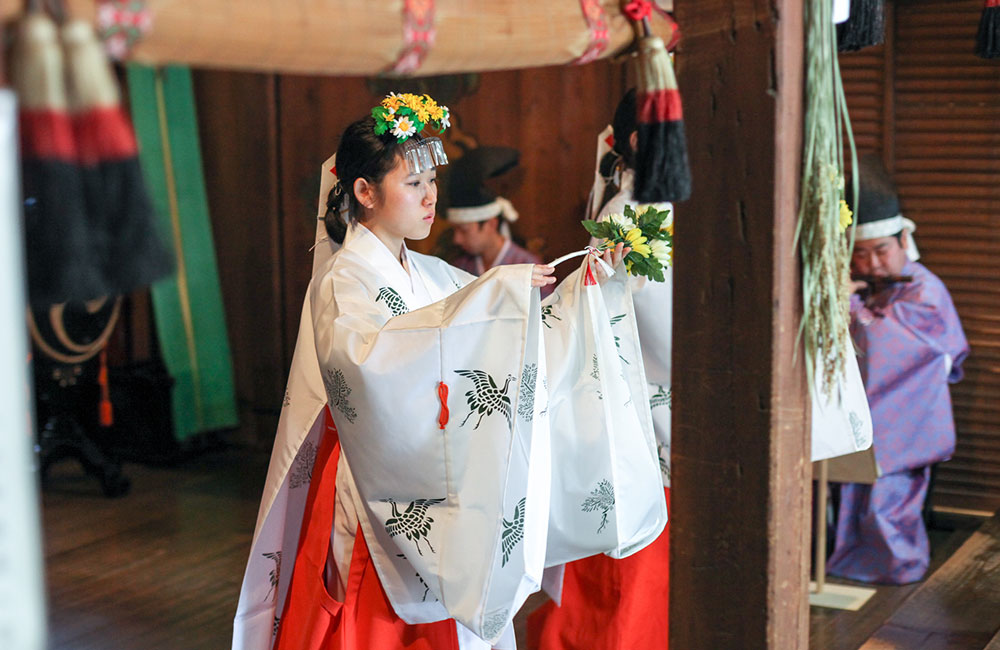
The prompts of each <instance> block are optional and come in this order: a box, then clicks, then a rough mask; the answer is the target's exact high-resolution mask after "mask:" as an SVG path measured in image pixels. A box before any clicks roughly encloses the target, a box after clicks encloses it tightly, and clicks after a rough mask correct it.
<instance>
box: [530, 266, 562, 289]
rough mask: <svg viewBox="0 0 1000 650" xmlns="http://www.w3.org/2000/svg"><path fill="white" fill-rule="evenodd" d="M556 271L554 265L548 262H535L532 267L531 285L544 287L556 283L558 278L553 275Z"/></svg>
mask: <svg viewBox="0 0 1000 650" xmlns="http://www.w3.org/2000/svg"><path fill="white" fill-rule="evenodd" d="M555 272H556V269H555V267H554V266H549V265H548V264H535V266H534V267H532V269H531V286H533V287H544V286H546V285H550V284H553V283H555V281H556V279H555V277H553V275H552V274H553V273H555Z"/></svg>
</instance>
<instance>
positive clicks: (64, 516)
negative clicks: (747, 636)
mask: <svg viewBox="0 0 1000 650" xmlns="http://www.w3.org/2000/svg"><path fill="white" fill-rule="evenodd" d="M266 469H267V456H266V455H265V454H261V453H259V452H250V451H246V450H240V449H229V450H223V451H215V452H210V453H206V454H203V455H201V456H200V457H198V458H195V459H192V460H189V461H187V462H185V463H184V464H183V465H182V466H180V467H175V468H149V467H143V466H140V465H127V466H126V473H127V475H128V476H129V478H131V480H132V491H131V493H130V494H129V495H128V496H126V497H124V498H120V499H107V498H105V497H103V496H101V494H100V490H99V488H98V485H97V482H96V481H94V480H92V479H90V478H88V477H86V476H84V475H83V473H82V471H81V470H80V469H79V467H78V466H77V465H76V464H75V463H74V462H72V461H67V462H65V463H64V464H62V465H59V466H56V467H55V468H53V473H52V476H51V480H50V481H49V483H48V485H47V486H46V488H45V490H44V495H43V518H44V529H45V557H46V570H47V581H48V593H49V619H50V625H49V629H50V643H49V648H50V649H51V650H161V649H162V650H225V648H228V647H229V646H230V643H231V635H232V619H233V614H234V612H235V610H236V599H237V596H238V593H239V584H240V580H241V578H242V574H243V569H244V565H245V562H246V558H247V553H248V552H249V548H250V537H251V535H252V533H253V526H254V521H255V520H256V516H257V505H258V500H259V498H260V492H261V489H262V487H263V482H264V474H265V472H266ZM970 533H971V530H967V529H962V528H958V529H957V530H953V531H949V530H943V531H942V530H938V531H933V532H932V543H933V545H934V557H933V563H934V566H937V565H939V564H940V563H941V562H942V561H943V560H944V559H946V558H947V556H948V555H950V554H951V553H952V552H954V551H955V549H957V548H958V546H960V545H961V543H962V542H963V541H964V540H965V539H966V538H967V537H968V535H969V534H970ZM932 568H933V567H932ZM915 588H916V586H915V585H909V586H904V587H883V588H880V589H879V591H878V593H877V594H876V596H875V597H873V598H872V600H871V601H869V604H868V605H866V606H865V608H864V609H862V610H861V611H860V612H838V611H835V610H823V609H818V608H813V609H812V613H811V642H810V647H811V648H813V649H814V650H855V649H856V648H858V647H860V645H861V644H862V643H863V642H864V640H865V639H867V638H868V636H870V635H871V634H872V633H873V632H874V631H875V630H876V629H878V628H879V626H880V625H882V623H883V622H885V621H886V619H888V618H889V616H890V615H891V614H892V612H893V611H894V609H895V608H896V607H898V606H899V604H900V603H901V602H902V601H903V600H904V599H905V598H906V597H907V596H908V595H909V594H910V593H911V592H912V591H913V590H914V589H915ZM543 601H544V598H543V597H541V596H538V595H536V596H535V597H533V598H532V599H531V600H529V603H528V606H527V607H526V608H525V609H533V608H534V607H536V606H537V605H538V604H540V603H541V602H543ZM524 613H525V612H524V611H522V613H521V614H519V616H518V618H517V619H516V621H515V624H516V627H517V628H518V632H519V634H518V636H519V640H520V639H521V638H523V625H524ZM520 647H521V648H522V649H523V648H525V647H526V646H525V645H523V644H522V645H521V646H520Z"/></svg>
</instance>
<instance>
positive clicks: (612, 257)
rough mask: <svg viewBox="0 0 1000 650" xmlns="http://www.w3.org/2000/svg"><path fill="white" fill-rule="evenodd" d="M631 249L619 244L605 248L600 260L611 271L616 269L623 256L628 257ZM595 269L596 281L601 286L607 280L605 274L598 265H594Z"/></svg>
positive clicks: (602, 268)
mask: <svg viewBox="0 0 1000 650" xmlns="http://www.w3.org/2000/svg"><path fill="white" fill-rule="evenodd" d="M631 251H632V249H631V248H630V247H628V246H625V244H623V243H621V242H619V243H617V244H615V247H614V248H606V249H605V250H604V252H603V253H601V259H602V260H604V261H605V262H606V263H607V265H608V266H610V267H611V268H612V269H615V268H618V265H619V264H621V262H622V260H623V259H625V256H626V255H628V254H629V253H630V252H631ZM594 266H595V267H597V280H598V282H601V283H602V284H603V283H604V282H605V281H606V280H607V279H608V276H607V274H606V273H605V272H604V267H603V266H601V265H600V264H595V265H594Z"/></svg>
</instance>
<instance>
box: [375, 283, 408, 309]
mask: <svg viewBox="0 0 1000 650" xmlns="http://www.w3.org/2000/svg"><path fill="white" fill-rule="evenodd" d="M380 301H381V302H384V303H385V304H386V306H387V307H388V308H389V311H390V312H391V313H392V315H393V316H399V315H400V314H405V313H407V312H409V311H410V308H409V307H407V306H406V302H405V301H404V300H403V297H402V296H400V295H399V293H398V292H397V291H396V290H395V289H393V288H392V287H382V288H381V289H379V290H378V296H377V297H376V298H375V302H380Z"/></svg>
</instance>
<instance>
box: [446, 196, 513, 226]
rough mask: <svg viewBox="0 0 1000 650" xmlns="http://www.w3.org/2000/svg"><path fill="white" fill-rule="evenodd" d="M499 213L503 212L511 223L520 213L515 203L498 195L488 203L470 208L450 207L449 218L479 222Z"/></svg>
mask: <svg viewBox="0 0 1000 650" xmlns="http://www.w3.org/2000/svg"><path fill="white" fill-rule="evenodd" d="M498 214H502V215H503V218H504V219H506V220H507V221H508V222H510V223H513V222H515V221H517V217H518V214H517V210H515V209H514V204H512V203H511V202H510V201H508V200H507V199H505V198H503V197H502V196H498V197H497V198H496V199H495V200H494V201H492V202H491V203H487V204H486V205H477V206H473V207H470V208H448V217H447V219H448V221H450V222H451V223H478V222H480V221H486V220H487V219H492V218H493V217H495V216H497V215H498Z"/></svg>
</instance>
